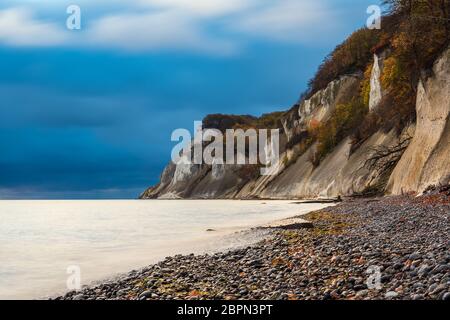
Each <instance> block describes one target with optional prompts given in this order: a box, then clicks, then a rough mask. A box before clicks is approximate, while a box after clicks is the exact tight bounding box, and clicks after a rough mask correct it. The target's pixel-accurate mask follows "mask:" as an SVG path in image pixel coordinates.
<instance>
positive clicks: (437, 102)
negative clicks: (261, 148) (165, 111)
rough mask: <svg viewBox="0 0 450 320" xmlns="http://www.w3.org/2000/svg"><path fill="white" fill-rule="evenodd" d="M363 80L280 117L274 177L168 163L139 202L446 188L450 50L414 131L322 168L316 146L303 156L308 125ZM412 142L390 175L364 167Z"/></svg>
mask: <svg viewBox="0 0 450 320" xmlns="http://www.w3.org/2000/svg"><path fill="white" fill-rule="evenodd" d="M388 54H389V53H388V52H384V53H380V54H378V55H375V56H374V67H373V69H372V73H371V79H370V99H369V112H375V111H376V107H377V105H378V104H379V103H380V102H381V100H382V97H383V89H382V85H381V81H380V77H381V74H382V70H383V61H384V59H385V58H386V56H387V55H388ZM361 81H362V73H356V74H352V75H345V76H341V77H340V78H339V79H336V80H334V81H332V82H331V83H329V85H328V86H327V87H326V88H324V89H322V90H320V91H318V92H316V93H315V94H314V95H313V96H311V98H309V99H307V100H304V101H302V102H299V103H298V104H296V105H294V107H293V108H292V109H291V110H290V111H288V112H286V113H285V114H284V115H283V116H282V118H281V119H280V122H281V128H280V129H281V130H282V136H281V152H282V154H281V156H280V159H282V161H280V162H279V163H278V165H277V166H275V167H274V168H273V169H272V173H273V174H271V175H268V176H253V175H249V174H248V173H246V170H248V168H247V167H246V166H237V165H213V166H206V165H184V164H179V165H177V166H176V165H174V164H169V165H168V166H167V167H166V169H165V170H164V172H163V174H162V177H161V182H160V184H158V185H157V186H155V187H152V188H150V189H148V190H147V191H146V192H144V194H143V195H142V196H141V197H142V198H229V199H231V198H237V199H249V198H274V199H301V198H317V197H337V196H350V195H354V194H359V193H364V192H366V191H367V190H369V189H371V188H374V187H375V186H378V185H380V184H384V185H385V184H386V181H388V184H387V188H386V191H387V192H389V193H392V194H400V193H403V192H421V191H423V190H424V189H425V188H426V187H427V186H429V185H435V184H438V183H446V182H448V179H449V178H450V157H449V155H450V122H449V114H450V49H449V50H447V51H446V52H445V53H444V54H443V55H442V56H441V57H440V58H439V59H438V60H437V61H436V63H435V65H434V67H433V72H432V75H431V76H429V77H428V78H426V79H424V80H423V81H421V82H420V83H419V86H418V90H417V106H416V111H417V124H416V125H415V124H411V125H410V126H407V127H406V128H404V129H403V132H400V133H399V132H397V131H396V130H392V131H389V132H385V131H384V130H382V129H381V128H380V130H378V131H376V132H375V133H374V134H372V135H371V136H370V137H369V138H368V139H366V140H365V141H363V142H362V144H361V145H359V147H358V148H356V150H353V148H352V143H351V137H350V136H349V137H347V138H345V139H343V140H342V141H341V142H340V143H339V144H338V145H337V146H336V147H335V148H334V149H333V150H332V151H331V152H330V153H329V154H328V155H327V156H326V157H325V158H324V159H323V160H322V161H321V162H320V164H319V165H318V166H317V165H316V166H315V165H313V162H312V161H311V158H312V157H313V155H314V152H315V150H316V149H317V142H316V143H313V144H311V145H310V146H309V147H308V148H306V151H305V150H301V151H300V149H301V147H300V145H299V143H298V142H297V140H299V141H300V140H301V138H302V137H304V136H305V135H306V134H307V133H308V130H309V129H310V128H311V126H313V125H315V124H318V123H325V122H326V121H327V120H328V119H329V118H330V116H331V115H332V113H333V111H334V110H335V109H336V107H337V106H338V105H340V104H345V103H348V102H349V101H351V99H352V97H354V95H355V92H358V91H359V90H360V85H361ZM392 107H393V108H394V107H395V106H392ZM224 117H225V116H224ZM230 119H231V118H230V117H226V119H225V120H226V121H225V120H224V121H225V122H226V124H227V128H231V127H232V125H233V123H234V122H236V119H234V120H230ZM245 119H247V118H245ZM247 120H248V119H247ZM247 120H245V121H247ZM249 121H250V120H249ZM209 122H211V121H209ZM216 122H217V124H216V126H219V127H222V125H221V124H220V123H222V122H221V121H217V120H215V122H214V123H216ZM222 124H223V123H222ZM220 129H223V128H220ZM408 135H410V136H412V137H413V138H412V140H411V143H410V144H409V146H408V147H407V149H406V151H405V152H404V153H403V154H402V155H401V157H400V160H399V161H398V163H397V164H396V166H395V168H394V170H393V171H392V173H391V172H389V175H388V176H386V174H385V173H382V172H380V169H379V168H378V167H376V166H373V167H372V168H371V167H368V166H367V165H366V164H367V162H368V161H370V159H372V158H373V156H374V155H375V154H376V152H377V150H390V149H392V148H394V149H395V148H396V146H398V145H399V144H400V143H401V142H400V141H401V140H402V139H403V137H405V136H408Z"/></svg>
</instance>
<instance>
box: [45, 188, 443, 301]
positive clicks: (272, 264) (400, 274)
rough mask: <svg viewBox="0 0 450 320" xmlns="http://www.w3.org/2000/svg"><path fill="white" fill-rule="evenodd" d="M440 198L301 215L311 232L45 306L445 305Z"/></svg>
mask: <svg viewBox="0 0 450 320" xmlns="http://www.w3.org/2000/svg"><path fill="white" fill-rule="evenodd" d="M449 198H450V197H449V194H448V191H447V193H445V192H444V193H442V192H439V191H435V192H434V193H430V194H427V195H424V196H421V197H418V198H413V197H409V196H397V197H385V198H371V199H352V200H346V201H344V202H342V203H340V204H338V205H336V206H332V207H328V208H325V209H322V210H319V211H315V212H312V213H309V214H306V217H305V218H306V220H308V221H309V222H312V224H313V227H308V228H300V229H298V228H293V229H292V230H282V229H278V228H275V229H273V231H271V232H270V233H269V235H267V237H266V238H265V239H264V240H262V241H260V242H258V243H257V244H255V245H252V246H248V247H246V248H240V249H235V250H231V251H227V252H222V253H215V254H204V255H197V256H196V255H184V256H183V255H176V256H173V257H167V258H166V259H165V260H163V261H160V262H159V263H156V264H154V265H150V266H148V267H145V268H143V269H142V270H137V271H136V270H134V271H131V272H129V273H127V274H125V275H123V276H119V277H118V278H116V279H115V280H114V281H110V282H104V283H99V284H95V285H93V286H91V287H87V288H83V289H82V290H81V291H78V292H69V293H67V294H65V295H64V296H59V297H56V298H54V299H56V300H62V299H66V300H147V299H150V300H158V299H165V300H171V299H179V300H192V299H194V300H198V299H225V300H238V299H242V300H249V299H291V300H323V299H336V300H340V299H350V300H355V299H356V300H360V299H412V300H422V299H439V300H441V299H443V300H448V299H450V254H449V243H450V224H449V220H448V218H449V217H450V201H449ZM302 218H303V216H302ZM255 230H256V229H255ZM371 270H376V271H377V273H376V274H375V275H374V276H375V278H373V277H372V280H373V279H375V280H377V279H378V280H379V283H378V282H377V281H375V282H374V285H375V287H373V286H372V285H371V283H370V282H368V281H367V280H369V278H370V275H371V274H370V271H371ZM368 272H369V273H368Z"/></svg>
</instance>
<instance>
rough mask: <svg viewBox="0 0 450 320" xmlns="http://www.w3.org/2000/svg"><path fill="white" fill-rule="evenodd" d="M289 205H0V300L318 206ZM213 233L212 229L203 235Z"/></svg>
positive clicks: (35, 293)
mask: <svg viewBox="0 0 450 320" xmlns="http://www.w3.org/2000/svg"><path fill="white" fill-rule="evenodd" d="M325 206H326V205H321V204H294V203H292V202H290V201H221V200H218V201H189V200H186V201H184V200H176V201H158V200H154V201H138V200H126V201H0V299H17V298H19V299H33V298H43V297H45V296H48V295H54V294H56V293H64V292H65V291H66V290H67V285H66V283H67V278H68V277H69V274H68V273H67V268H68V267H70V266H77V267H79V268H80V270H81V281H82V284H83V285H85V284H89V283H91V282H92V281H97V280H102V279H105V278H108V277H112V276H114V275H116V274H119V273H123V272H127V271H130V270H132V269H137V268H140V267H144V266H146V265H149V264H152V263H155V262H157V261H158V260H161V259H163V258H164V257H166V256H169V255H174V254H179V253H180V254H189V253H205V252H214V251H220V250H227V249H231V248H234V247H237V246H241V245H248V244H250V243H252V242H255V241H257V240H259V239H258V237H257V236H254V235H253V233H252V236H250V235H249V233H245V232H243V233H238V234H236V232H237V231H240V230H245V229H247V228H249V227H253V226H257V225H259V224H264V223H267V222H271V221H273V220H277V219H282V218H288V217H291V216H294V215H297V214H302V213H307V212H309V211H311V210H315V209H319V208H323V207H325ZM207 229H214V230H215V231H214V232H207V231H206V230H207Z"/></svg>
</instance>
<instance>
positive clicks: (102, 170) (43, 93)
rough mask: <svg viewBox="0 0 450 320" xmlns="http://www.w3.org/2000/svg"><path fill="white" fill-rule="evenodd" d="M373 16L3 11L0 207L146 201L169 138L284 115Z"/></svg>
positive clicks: (137, 2) (355, 0) (18, 5)
mask: <svg viewBox="0 0 450 320" xmlns="http://www.w3.org/2000/svg"><path fill="white" fill-rule="evenodd" d="M378 3H379V1H377V0H126V1H125V0H122V1H118V0H97V1H96V0H71V1H65V0H45V1H43V0H14V1H13V0H2V1H1V2H0V199H125V198H127V199H128V198H136V197H138V196H139V194H140V193H141V192H142V191H144V189H145V188H147V187H148V186H150V185H153V184H155V183H157V182H158V180H159V175H160V173H161V171H162V169H163V168H164V166H165V165H166V164H167V163H168V161H169V160H170V153H171V149H172V148H173V147H174V145H175V143H174V142H171V140H170V138H171V133H172V131H173V130H175V129H177V128H186V129H190V130H191V131H193V123H194V121H196V120H201V119H202V118H203V117H204V116H206V115H207V114H211V113H231V114H251V115H256V116H258V115H261V114H263V113H267V112H272V111H282V110H287V109H289V108H290V107H291V106H292V105H293V104H294V103H295V102H296V101H297V100H298V98H299V96H300V94H301V93H302V92H303V91H304V90H305V89H306V85H307V82H308V80H309V79H310V78H312V77H313V75H314V73H315V71H316V70H317V67H318V66H319V65H320V63H321V61H322V60H323V59H324V57H325V56H326V55H327V54H328V53H330V52H331V51H332V50H333V48H334V47H335V46H336V45H338V44H339V43H341V42H342V41H343V40H344V39H345V38H346V37H347V36H348V35H349V34H350V33H351V32H353V31H354V30H356V29H358V28H360V27H362V26H364V25H365V23H366V20H367V18H368V17H369V14H367V12H366V11H367V8H368V6H369V5H372V4H378ZM70 5H77V6H78V7H79V8H80V10H81V11H80V13H81V29H79V30H77V29H75V30H70V29H68V28H67V25H66V21H67V19H68V18H69V16H70V13H69V14H68V13H67V8H68V7H69V6H70Z"/></svg>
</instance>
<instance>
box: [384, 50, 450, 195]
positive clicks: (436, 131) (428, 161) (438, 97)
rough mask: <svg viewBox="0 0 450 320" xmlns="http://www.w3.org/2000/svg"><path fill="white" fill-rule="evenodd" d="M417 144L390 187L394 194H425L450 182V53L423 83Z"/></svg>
mask: <svg viewBox="0 0 450 320" xmlns="http://www.w3.org/2000/svg"><path fill="white" fill-rule="evenodd" d="M416 110H417V126H416V132H415V134H414V137H413V140H412V142H411V144H410V145H409V147H408V149H407V150H406V151H405V153H404V155H403V157H402V158H401V160H400V162H399V163H398V165H397V167H396V168H395V170H394V172H393V173H392V176H391V178H390V181H389V184H388V191H389V192H391V193H393V194H401V193H406V192H422V191H423V190H424V189H426V188H427V187H428V186H430V185H437V184H439V183H442V184H443V183H448V182H449V181H448V180H449V178H450V121H449V117H450V49H449V50H447V51H445V52H444V54H443V55H442V57H440V59H439V60H438V61H437V62H436V63H435V64H434V66H433V72H432V76H431V77H429V78H428V79H425V80H421V81H420V82H419V86H418V90H417V107H416Z"/></svg>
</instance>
